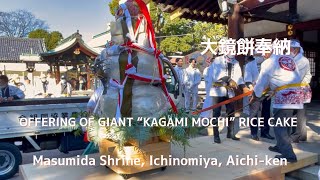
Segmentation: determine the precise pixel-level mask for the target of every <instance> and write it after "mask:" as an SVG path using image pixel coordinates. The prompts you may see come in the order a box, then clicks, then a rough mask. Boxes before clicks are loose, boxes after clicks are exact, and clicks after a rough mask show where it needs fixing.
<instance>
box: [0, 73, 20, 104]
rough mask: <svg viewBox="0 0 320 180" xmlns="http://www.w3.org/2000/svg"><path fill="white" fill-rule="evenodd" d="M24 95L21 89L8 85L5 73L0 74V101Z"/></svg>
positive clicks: (15, 98) (8, 100) (11, 99)
mask: <svg viewBox="0 0 320 180" xmlns="http://www.w3.org/2000/svg"><path fill="white" fill-rule="evenodd" d="M24 97H25V95H24V93H23V91H22V90H21V89H19V88H17V87H15V86H12V85H9V78H8V77H7V76H6V75H0V103H4V102H11V101H14V100H17V99H24Z"/></svg>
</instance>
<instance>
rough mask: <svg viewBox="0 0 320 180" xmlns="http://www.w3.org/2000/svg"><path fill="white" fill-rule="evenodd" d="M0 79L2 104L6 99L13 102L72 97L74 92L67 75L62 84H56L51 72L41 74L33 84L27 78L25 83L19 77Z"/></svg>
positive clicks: (2, 77) (0, 77)
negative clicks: (17, 100) (16, 100)
mask: <svg viewBox="0 0 320 180" xmlns="http://www.w3.org/2000/svg"><path fill="white" fill-rule="evenodd" d="M0 79H1V92H2V93H1V94H0V97H1V100H0V102H3V101H4V99H6V100H7V101H12V100H14V99H28V98H50V97H71V94H72V90H73V88H72V86H71V84H70V83H69V82H68V81H67V79H66V77H65V75H62V76H61V78H60V82H59V83H56V79H55V78H54V77H53V74H52V72H51V71H47V73H46V74H41V75H40V76H39V79H36V82H35V83H33V84H32V83H31V80H30V79H29V78H28V77H27V76H25V77H24V82H21V80H20V77H19V76H13V77H12V78H11V79H9V78H8V76H6V75H1V76H0ZM11 97H12V98H11Z"/></svg>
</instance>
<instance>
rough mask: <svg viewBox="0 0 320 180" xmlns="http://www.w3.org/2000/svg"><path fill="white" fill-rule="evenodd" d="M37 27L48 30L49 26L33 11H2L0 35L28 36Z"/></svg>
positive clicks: (0, 13)
mask: <svg viewBox="0 0 320 180" xmlns="http://www.w3.org/2000/svg"><path fill="white" fill-rule="evenodd" d="M36 29H45V30H48V29H49V27H48V25H47V24H46V22H45V21H43V20H41V19H37V18H36V17H35V16H34V15H33V14H32V13H31V12H28V11H26V10H17V11H12V12H0V36H10V37H26V36H27V35H28V34H29V33H30V32H31V31H33V30H36Z"/></svg>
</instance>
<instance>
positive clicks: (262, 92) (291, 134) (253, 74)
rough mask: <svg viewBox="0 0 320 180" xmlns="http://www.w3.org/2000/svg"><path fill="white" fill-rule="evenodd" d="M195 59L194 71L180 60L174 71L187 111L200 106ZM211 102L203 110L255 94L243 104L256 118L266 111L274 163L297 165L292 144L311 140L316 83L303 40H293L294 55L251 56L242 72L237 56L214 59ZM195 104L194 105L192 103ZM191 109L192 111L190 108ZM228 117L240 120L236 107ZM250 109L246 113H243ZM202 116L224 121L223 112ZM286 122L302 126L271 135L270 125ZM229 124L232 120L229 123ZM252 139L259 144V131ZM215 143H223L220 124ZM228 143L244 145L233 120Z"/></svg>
mask: <svg viewBox="0 0 320 180" xmlns="http://www.w3.org/2000/svg"><path fill="white" fill-rule="evenodd" d="M195 64H196V60H195V59H192V58H191V59H190V60H189V66H188V67H187V68H185V69H184V68H183V60H182V59H181V58H178V59H176V67H175V71H176V72H177V74H178V78H179V81H180V88H181V89H182V93H183V95H184V97H185V109H186V110H187V111H189V110H191V111H194V110H196V108H197V102H198V85H199V83H200V81H201V74H200V71H199V69H197V68H196V65H195ZM203 77H204V81H205V84H206V85H205V90H206V98H205V101H204V103H203V107H202V108H203V109H204V108H207V107H210V106H212V105H215V104H218V103H220V102H223V101H226V100H229V99H231V98H233V97H235V96H236V95H237V92H238V91H239V90H240V91H241V93H249V92H250V91H252V95H251V96H249V97H246V98H244V99H243V104H244V107H248V111H247V112H246V113H247V115H248V116H249V117H251V118H254V117H257V116H258V113H259V111H260V109H261V117H263V119H264V121H265V122H264V126H263V127H262V128H261V131H260V137H261V138H267V139H276V141H277V143H276V145H275V146H271V147H269V150H270V151H274V152H278V153H280V154H281V155H277V156H276V157H275V158H286V159H287V160H288V162H296V161H297V158H296V155H295V154H294V152H293V149H292V146H291V143H292V142H295V143H299V142H300V141H306V140H307V131H306V111H305V109H304V103H308V102H310V100H311V89H310V86H309V83H310V81H311V77H312V76H311V73H310V64H309V60H308V59H307V58H306V57H304V56H303V48H302V47H301V45H300V43H299V41H298V40H291V46H290V56H289V55H275V54H273V53H272V52H270V53H265V54H258V53H255V54H254V55H253V56H249V57H247V63H246V64H245V67H244V69H243V70H242V69H241V67H240V65H239V62H238V61H237V60H236V58H235V56H234V55H230V54H227V55H222V56H218V57H215V58H212V59H211V61H210V64H209V65H208V67H207V68H205V69H204V71H203ZM191 101H192V102H191ZM190 104H191V106H190ZM225 106H226V116H227V117H231V116H234V115H235V110H237V109H235V104H234V103H232V102H231V103H227V104H226V105H225ZM244 109H246V108H244ZM200 116H201V117H208V118H210V117H216V118H217V119H218V117H220V116H221V107H217V108H214V109H213V110H211V111H205V112H202V113H201V114H200ZM270 116H272V117H274V119H278V118H280V119H281V120H284V118H285V117H293V116H296V117H297V127H294V128H293V127H292V128H291V127H279V126H278V127H277V126H275V127H274V129H273V130H274V135H275V137H273V136H271V134H270V127H269V124H268V122H267V121H268V120H269V118H270ZM228 119H229V118H228ZM250 130H251V138H252V139H253V140H256V141H259V137H258V127H255V126H251V127H250ZM213 132H214V142H215V143H221V140H220V136H219V127H218V124H217V122H216V124H215V126H214V127H213ZM227 138H231V139H232V140H240V139H239V138H238V137H236V133H235V130H234V121H229V122H228V131H227Z"/></svg>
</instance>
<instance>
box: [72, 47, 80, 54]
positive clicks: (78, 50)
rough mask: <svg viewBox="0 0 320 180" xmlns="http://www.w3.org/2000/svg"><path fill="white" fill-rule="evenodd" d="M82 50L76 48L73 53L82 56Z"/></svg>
mask: <svg viewBox="0 0 320 180" xmlns="http://www.w3.org/2000/svg"><path fill="white" fill-rule="evenodd" d="M80 52H81V51H80V48H76V49H75V50H74V51H73V53H74V54H75V55H79V54H80Z"/></svg>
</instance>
